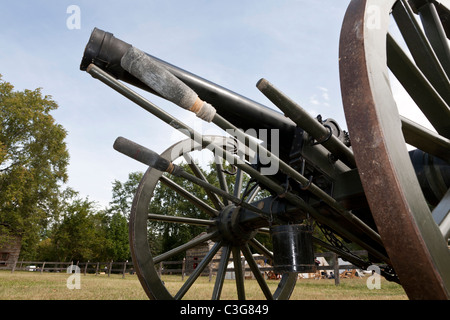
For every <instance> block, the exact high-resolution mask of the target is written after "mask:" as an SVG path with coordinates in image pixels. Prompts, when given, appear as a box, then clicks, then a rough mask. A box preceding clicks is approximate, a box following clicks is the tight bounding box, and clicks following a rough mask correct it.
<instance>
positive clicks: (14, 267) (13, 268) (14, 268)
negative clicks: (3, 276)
mask: <svg viewBox="0 0 450 320" xmlns="http://www.w3.org/2000/svg"><path fill="white" fill-rule="evenodd" d="M16 265H17V260H14V263H13V266H12V269H11V273H14V271H15V270H16Z"/></svg>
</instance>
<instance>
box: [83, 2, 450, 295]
mask: <svg viewBox="0 0 450 320" xmlns="http://www.w3.org/2000/svg"><path fill="white" fill-rule="evenodd" d="M392 24H394V25H395V26H396V28H398V31H399V32H398V34H399V35H398V36H396V37H395V36H394V35H393V33H392V32H391V31H390V26H391V25H392ZM449 37H450V10H449V9H448V8H446V7H445V6H444V5H443V4H442V3H440V2H439V1H434V0H410V1H406V0H352V1H351V2H350V4H349V6H348V9H347V12H346V14H345V17H344V21H343V25H342V30H341V36H340V44H339V68H340V83H341V94H342V101H343V105H344V112H345V117H346V121H347V126H348V132H346V131H344V130H342V129H341V127H340V125H339V124H338V123H337V122H336V121H335V120H333V119H323V118H322V117H321V116H318V117H316V118H314V117H312V116H310V115H309V113H308V112H306V111H305V110H304V109H303V108H302V107H301V106H299V105H298V104H297V103H296V102H294V101H292V100H291V99H290V98H289V97H288V96H286V95H285V94H284V93H283V92H282V91H281V90H280V89H278V88H277V87H275V86H274V85H273V84H272V83H270V82H269V81H268V80H266V79H261V80H259V81H258V82H257V85H256V86H257V88H258V89H259V90H260V91H261V93H262V94H263V95H264V96H265V97H267V99H268V100H269V101H270V102H271V103H272V104H273V105H274V106H276V107H277V108H278V109H280V111H281V112H279V111H275V110H274V109H272V108H269V107H267V106H264V105H262V104H259V103H257V102H254V101H252V100H250V99H248V98H246V97H244V96H242V95H239V94H237V93H235V92H232V91H230V90H228V89H226V88H224V87H221V86H220V85H217V84H215V83H212V82H210V81H208V80H206V79H203V78H201V77H199V76H197V75H195V74H193V73H191V72H188V71H186V70H183V69H181V68H179V67H177V66H174V65H172V64H170V63H168V62H166V61H163V60H161V59H159V58H156V57H154V56H152V55H150V54H147V53H145V52H143V51H141V50H140V49H138V48H135V47H133V46H132V45H131V44H128V43H126V42H124V41H122V40H120V39H117V38H115V37H114V36H113V34H112V33H109V32H105V31H102V30H100V29H94V30H93V32H92V34H91V37H90V39H89V42H88V44H87V45H86V48H85V51H84V55H83V58H82V62H81V66H80V68H81V70H83V71H86V72H88V73H89V74H90V75H91V76H92V77H94V78H96V79H98V80H100V81H101V82H103V83H104V84H106V85H107V86H109V87H111V88H112V89H113V90H115V91H117V92H118V93H120V94H122V95H124V96H125V97H127V98H129V99H130V100H131V101H133V102H134V103H136V104H137V105H139V106H140V107H142V108H144V109H145V110H147V111H149V112H150V113H151V114H153V115H155V116H156V117H158V118H159V119H161V120H162V121H164V122H166V123H168V124H169V125H171V126H172V127H173V128H175V129H177V130H180V131H181V132H183V133H184V134H185V135H186V136H187V138H186V139H185V140H183V141H180V142H178V143H176V144H174V145H172V146H171V147H169V148H168V149H167V150H166V151H164V152H163V153H161V154H157V153H155V152H154V151H152V150H151V149H148V148H147V147H145V146H142V145H139V144H137V143H135V142H133V141H130V140H128V139H126V138H124V137H119V138H117V140H116V141H115V142H114V148H115V149H116V150H117V151H119V152H121V153H123V154H125V155H127V156H129V157H131V158H133V159H136V160H137V161H140V162H142V163H144V164H145V165H147V166H148V170H147V171H146V172H145V174H144V176H143V178H142V180H141V182H140V184H139V187H138V190H137V192H136V194H135V197H134V201H133V205H132V209H131V212H130V221H129V236H130V247H131V253H132V258H133V262H134V266H135V269H136V273H137V275H138V277H139V280H140V282H141V284H142V287H143V289H144V290H145V292H146V293H147V295H148V297H149V298H150V299H182V298H183V297H185V295H186V293H187V292H188V291H189V290H190V289H191V288H192V285H193V283H194V282H195V281H196V279H198V277H199V276H200V275H201V274H202V272H203V271H204V269H205V268H206V267H207V265H208V264H209V263H210V262H211V261H212V260H213V259H214V257H215V256H216V254H217V253H218V252H220V256H221V258H220V262H219V263H218V266H217V277H216V280H215V282H214V285H212V286H211V287H212V288H211V290H212V293H211V295H212V299H219V298H220V297H221V292H222V288H223V284H224V279H225V274H226V271H227V265H228V260H229V259H230V257H232V258H231V259H232V261H233V263H234V272H235V283H236V295H237V298H238V299H245V298H246V293H245V291H246V290H245V283H246V282H245V281H244V273H243V272H242V260H241V255H243V256H244V257H245V260H246V261H247V262H248V266H249V268H250V269H251V270H252V272H253V274H254V276H255V278H256V280H257V283H258V284H259V287H260V288H261V291H262V293H263V294H264V296H265V297H266V298H267V299H288V298H289V297H290V295H291V293H292V291H293V289H294V287H295V284H296V280H297V274H298V273H302V272H313V271H314V270H315V264H314V254H313V251H312V248H313V244H315V245H317V246H320V247H323V248H325V249H327V250H330V251H333V252H335V253H337V254H338V255H339V256H341V257H342V258H343V259H345V260H347V261H349V262H351V263H352V264H353V265H356V266H358V267H359V268H361V269H367V268H368V267H370V266H371V265H373V264H377V266H378V267H379V269H380V273H381V274H382V275H383V276H384V277H385V278H386V279H388V280H390V281H395V282H398V283H400V284H401V285H402V286H403V288H404V289H405V292H406V294H407V295H408V297H409V298H410V299H449V298H450V252H449V246H448V245H449V243H448V240H449V236H450V214H449V211H450V190H449V187H450V125H449V123H450V121H449V120H450V109H449V105H450V81H449V78H450V50H449V42H448V38H449ZM399 43H401V44H399ZM407 51H409V52H407ZM393 77H395V78H396V79H397V81H398V82H399V83H400V84H401V86H402V87H403V88H404V90H405V91H406V92H407V93H408V94H409V95H410V96H411V98H412V100H413V101H414V102H415V104H416V105H417V106H418V107H419V109H420V110H421V112H422V113H423V115H424V116H425V118H426V119H427V120H428V121H429V123H430V124H431V127H432V128H431V129H430V128H429V127H426V126H424V125H421V124H418V123H417V122H415V121H412V120H410V119H408V118H406V117H404V116H403V115H401V114H400V113H399V111H398V105H397V102H396V101H395V98H394V96H393V94H392V85H391V80H390V78H393ZM130 85H131V86H135V87H137V88H141V89H144V90H146V91H148V92H150V93H152V94H154V95H157V96H159V97H162V98H164V99H167V100H168V101H170V102H172V103H174V104H176V105H178V106H180V107H182V108H184V109H187V110H189V111H192V112H194V113H195V114H196V115H197V117H199V118H201V119H202V120H204V121H207V122H212V123H214V124H215V125H217V126H218V127H220V128H221V129H223V130H224V131H226V132H227V133H229V134H228V135H225V136H206V135H202V134H200V133H198V132H196V131H194V130H193V129H192V128H191V127H189V125H187V124H185V123H183V122H182V121H180V120H179V119H176V118H174V117H173V116H172V115H170V114H168V113H167V112H165V111H164V110H162V109H161V108H159V107H158V106H157V105H155V104H154V103H153V102H151V101H150V100H148V99H147V98H145V97H143V96H142V95H140V94H138V93H137V92H135V91H133V90H132V88H131V87H130ZM255 138H257V139H256V140H255ZM199 153H207V154H209V156H210V157H211V158H212V159H214V165H213V168H212V170H214V172H213V173H214V175H216V177H217V181H219V185H214V184H212V183H210V182H208V180H207V179H206V178H205V176H204V174H203V173H202V171H201V170H200V168H199V165H198V162H196V161H193V158H194V157H195V156H197V155H198V154H199ZM179 159H184V160H185V161H186V163H187V164H188V167H189V168H190V169H189V170H188V169H187V167H186V166H182V165H180V164H179V163H180V162H179ZM226 168H233V172H230V170H228V169H226ZM175 178H176V179H175ZM177 179H182V181H189V182H190V183H192V184H193V185H196V186H198V187H200V188H202V189H203V190H204V191H205V193H206V194H207V197H208V199H207V200H205V199H200V198H198V197H196V196H195V195H193V194H192V192H190V191H188V190H186V189H185V188H183V186H181V185H180V184H179V183H177V182H176V181H180V180H177ZM227 179H228V181H230V179H232V180H233V181H232V184H231V185H232V188H230V187H229V185H230V183H227V182H226V181H227ZM159 184H163V185H165V186H167V187H169V188H170V189H172V190H175V191H176V192H177V193H178V194H179V195H180V196H181V197H182V198H183V199H184V200H187V201H189V202H190V203H191V205H192V206H193V207H194V208H196V210H197V211H198V212H200V213H201V215H200V214H199V215H198V216H197V217H184V216H176V215H170V214H154V213H152V212H150V211H149V204H150V202H151V200H152V196H153V194H154V191H155V189H156V188H157V186H158V185H159ZM168 212H169V211H168ZM205 217H206V218H205ZM148 221H160V222H167V223H178V224H186V225H195V226H200V227H202V228H203V229H202V230H204V232H202V233H201V234H199V236H197V237H195V238H193V239H191V240H190V241H188V242H187V243H185V244H183V245H180V246H178V247H175V248H173V249H171V250H169V251H168V252H164V253H162V254H160V255H158V256H153V255H152V254H151V250H150V246H149V238H148V230H147V225H148ZM314 228H319V229H320V230H321V231H322V233H323V234H324V235H325V239H326V241H324V240H321V239H319V238H317V237H315V236H314V235H313V232H312V231H313V229H314ZM260 233H265V234H270V235H271V239H272V245H273V249H272V250H269V249H268V248H267V247H266V246H264V245H263V244H262V243H261V242H259V241H258V240H257V239H256V238H255V237H256V235H257V234H260ZM207 241H208V242H209V243H211V244H212V245H211V246H210V247H209V249H208V251H207V252H206V254H205V256H204V257H203V258H202V260H201V261H198V262H199V263H198V265H197V266H196V268H195V269H194V270H193V272H192V273H191V274H190V276H189V277H188V278H187V280H186V281H185V282H184V283H183V285H182V286H181V287H180V288H179V289H177V290H176V292H171V291H169V289H168V288H166V287H165V285H164V283H163V281H161V279H160V277H159V276H158V270H157V267H156V265H157V264H158V263H159V262H161V261H164V260H166V259H169V258H170V257H172V256H174V255H177V254H180V253H183V252H185V251H186V250H188V249H190V248H193V247H195V246H197V245H199V244H201V243H204V242H207ZM350 242H351V243H354V244H356V245H357V246H359V247H361V248H363V249H365V250H367V252H368V258H367V259H366V258H362V257H359V256H357V255H355V254H353V253H352V252H351V251H350V250H349V249H348V248H347V246H348V245H347V243H350ZM252 250H253V251H252ZM252 252H258V253H261V254H262V255H264V256H265V257H266V258H267V260H268V261H270V262H271V263H272V264H273V266H274V270H275V271H276V272H277V273H279V274H280V275H281V277H280V279H279V283H278V286H277V287H276V288H275V289H271V288H270V286H269V284H268V282H267V281H266V280H265V278H264V277H263V276H262V274H261V272H260V271H259V267H258V265H257V262H256V261H255V259H254V258H253V254H252Z"/></svg>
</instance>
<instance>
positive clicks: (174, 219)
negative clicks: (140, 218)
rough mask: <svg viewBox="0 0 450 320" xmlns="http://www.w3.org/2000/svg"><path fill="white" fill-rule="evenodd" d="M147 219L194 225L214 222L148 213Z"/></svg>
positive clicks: (212, 221) (205, 224)
mask: <svg viewBox="0 0 450 320" xmlns="http://www.w3.org/2000/svg"><path fill="white" fill-rule="evenodd" d="M148 219H149V220H156V221H161V222H174V223H186V224H189V225H195V226H205V227H208V226H214V225H215V224H216V222H215V221H214V220H205V219H196V218H188V217H178V216H168V215H164V214H153V213H149V214H148Z"/></svg>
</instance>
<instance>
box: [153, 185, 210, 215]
mask: <svg viewBox="0 0 450 320" xmlns="http://www.w3.org/2000/svg"><path fill="white" fill-rule="evenodd" d="M159 180H160V181H161V182H162V183H164V184H165V185H166V186H168V187H169V188H170V189H172V190H174V191H175V192H177V193H179V194H181V195H182V196H183V197H185V198H186V199H188V200H189V202H191V203H192V204H193V205H195V206H196V207H197V208H199V209H200V210H202V211H204V212H206V213H207V214H209V215H210V216H211V217H217V216H218V215H219V211H217V210H216V209H214V208H213V207H211V206H210V205H209V204H207V203H205V202H204V201H203V200H201V199H199V198H197V197H196V196H195V195H193V194H192V193H191V192H189V191H187V190H186V189H184V188H183V187H181V186H179V185H178V184H176V183H175V182H173V181H172V180H171V179H169V178H167V177H166V176H161V178H160V179H159Z"/></svg>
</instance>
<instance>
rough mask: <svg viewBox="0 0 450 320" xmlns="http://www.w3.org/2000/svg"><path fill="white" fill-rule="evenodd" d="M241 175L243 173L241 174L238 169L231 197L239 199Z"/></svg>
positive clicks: (242, 176)
mask: <svg viewBox="0 0 450 320" xmlns="http://www.w3.org/2000/svg"><path fill="white" fill-rule="evenodd" d="M243 174H244V173H243V172H242V170H241V169H240V168H238V169H237V172H236V180H235V181H234V190H233V195H234V196H235V197H237V198H239V195H240V194H241V192H242V180H243V178H244V175H243Z"/></svg>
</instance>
